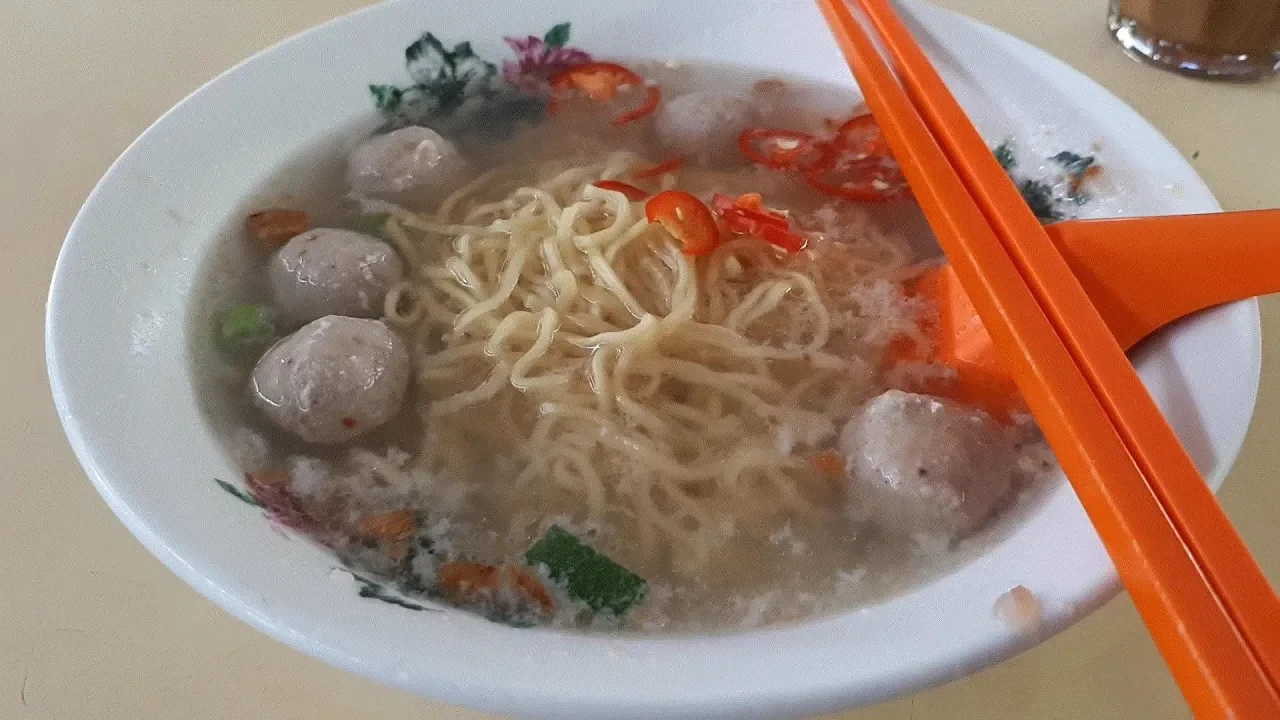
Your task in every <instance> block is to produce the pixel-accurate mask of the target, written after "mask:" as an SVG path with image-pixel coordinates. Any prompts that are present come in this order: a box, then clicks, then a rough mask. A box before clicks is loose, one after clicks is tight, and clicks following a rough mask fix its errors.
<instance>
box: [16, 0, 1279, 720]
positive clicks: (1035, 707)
mask: <svg viewBox="0 0 1280 720" xmlns="http://www.w3.org/2000/svg"><path fill="white" fill-rule="evenodd" d="M783 1H785V0H783ZM790 1H794V2H797V3H800V2H803V1H804V0H790ZM364 4H366V2H362V0H123V1H122V2H119V3H108V2H90V1H89V0H27V1H26V2H18V1H17V0H14V1H11V2H4V3H0V102H3V109H0V217H3V218H4V223H5V225H6V226H7V228H8V229H7V230H6V231H5V232H4V233H3V234H2V235H0V242H2V243H3V244H4V250H5V251H4V255H3V256H4V258H5V260H6V262H5V265H4V267H5V269H4V270H2V271H0V273H2V274H0V333H2V334H3V337H4V338H5V341H6V342H5V344H6V345H7V347H8V350H7V351H6V352H4V353H3V354H2V355H0V357H3V363H4V365H3V373H4V380H3V382H0V407H2V408H4V412H3V413H0V438H6V439H7V442H8V446H7V451H6V452H4V453H3V457H2V458H0V468H2V470H0V478H3V482H4V493H3V496H2V497H3V501H2V502H0V540H2V542H0V568H3V569H2V570H0V719H3V720H9V719H10V718H56V719H57V720H78V719H80V718H112V719H115V718H120V719H122V720H124V719H138V720H148V719H150V718H246V719H249V718H255V719H256V718H272V719H273V720H275V719H289V718H299V719H301V718H307V719H308V720H310V719H320V718H379V719H380V720H393V719H395V718H416V719H419V720H422V719H427V718H478V717H480V716H478V715H476V714H474V713H469V712H466V711H463V710H458V709H453V708H448V707H442V706H439V705H434V704H432V703H429V702H427V701H425V700H420V699H417V698H414V697H410V696H408V695H406V694H404V693H402V692H399V691H396V690H390V689H387V688H384V687H381V686H378V685H375V684H373V683H370V682H367V681H364V680H361V679H359V678H356V677H352V676H350V675H347V674H344V673H342V672H340V671H338V670H335V669H333V668H330V667H328V666H326V665H324V664H322V663H320V662H318V661H316V660H312V659H310V658H308V657H304V656H302V655H300V654H298V653H296V652H294V651H293V650H290V649H288V648H286V647H284V646H283V645H280V644H278V643H276V642H274V641H272V640H269V639H268V638H267V637H266V636H264V635H261V634H259V633H258V632H257V631H255V630H252V629H250V628H249V627H248V626H246V625H244V624H242V623H240V622H239V621H238V620H235V619H233V618H232V617H230V616H229V615H227V614H226V613H224V612H223V611H222V610H220V609H218V608H216V607H214V606H213V605H212V604H210V603H209V602H208V601H206V600H205V599H204V598H202V597H201V596H200V595H198V594H196V593H195V592H194V591H193V590H191V589H189V588H188V587H187V586H186V585H184V584H183V583H182V582H181V581H179V580H178V579H177V578H176V577H174V576H173V575H171V574H170V573H169V572H168V571H167V570H166V569H165V568H164V567H163V566H161V564H160V563H159V562H158V561H156V560H155V559H154V558H152V557H151V555H149V554H148V553H147V552H146V551H145V550H144V549H143V548H142V546H141V545H139V544H138V543H137V542H136V541H134V539H133V538H132V537H131V536H130V535H129V534H128V533H127V532H126V531H125V529H124V526H123V525H121V524H120V523H119V522H118V521H117V520H116V519H115V517H114V516H113V515H112V514H111V513H110V512H109V511H108V510H107V507H106V505H104V504H103V502H102V501H101V500H100V499H99V497H98V495H97V493H95V492H94V490H93V488H92V487H91V486H90V484H89V482H88V481H87V480H86V479H85V477H84V475H83V473H82V472H81V471H80V468H79V467H78V466H77V465H76V463H75V460H74V459H73V457H72V454H71V451H70V449H69V448H68V446H67V443H66V441H65V440H64V438H63V435H62V431H61V429H60V428H59V426H58V423H57V420H56V418H55V416H54V411H53V407H52V403H51V402H50V399H49V394H48V387H47V383H46V379H45V371H44V356H43V352H42V349H43V335H42V323H43V317H44V298H45V292H46V288H47V283H48V279H49V274H50V271H51V269H52V267H53V262H54V258H55V257H56V255H57V251H58V247H59V245H60V244H61V241H62V237H63V234H64V233H65V231H66V229H67V226H68V225H69V224H70V222H71V219H72V217H73V216H74V214H75V212H76V209H77V208H78V207H79V205H80V203H81V202H82V201H83V199H84V197H85V195H86V194H87V193H88V192H89V190H90V188H92V186H93V184H94V183H95V182H96V181H97V179H98V177H99V176H100V175H101V174H102V172H103V171H104V170H105V169H106V168H107V165H108V164H109V163H110V162H111V160H112V159H114V158H115V157H116V155H117V154H118V153H120V151H122V150H123V149H124V148H125V146H126V145H127V144H128V143H129V141H130V140H132V139H133V138H134V137H135V136H136V135H137V134H138V133H139V132H141V131H142V130H143V128H145V127H146V126H147V125H148V124H149V123H150V122H151V121H152V120H153V119H154V118H155V117H157V116H158V115H159V114H160V113H162V112H163V111H164V110H165V109H167V108H168V107H169V106H170V105H172V104H173V103H175V102H177V101H178V100H179V99H181V98H182V97H183V96H184V95H186V94H187V93H188V92H190V91H191V90H192V89H194V88H195V87H197V86H198V85H200V84H201V83H203V82H204V81H205V80H207V79H208V78H210V77H212V76H213V75H215V74H216V73H218V72H220V71H221V70H222V69H224V68H226V67H229V66H230V65H232V64H234V63H235V62H236V61H238V60H240V59H241V58H243V57H245V56H247V55H249V54H250V53H253V52H255V51H257V50H259V49H261V48H264V47H266V46H268V45H270V44H271V43H273V42H275V41H276V40H278V39H280V38H283V37H285V36H288V35H290V34H292V33H295V32H297V31H300V30H303V29H305V28H307V27H309V26H311V25H314V24H316V23H318V22H320V21H323V20H327V19H329V18H330V17H333V16H335V15H339V14H341V13H345V12H347V11H349V10H353V9H355V8H357V7H359V6H361V5H364ZM943 4H945V5H948V6H951V7H954V8H955V9H957V10H961V11H963V12H966V13H968V14H970V15H972V16H974V17H977V18H979V19H981V20H983V21H985V22H988V23H990V24H992V25H995V26H997V27H999V28H1002V29H1004V30H1007V31H1009V32H1012V33H1013V34H1015V35H1018V36H1020V37H1022V38H1024V39H1026V40H1028V41H1030V42H1032V43H1034V44H1036V45H1039V46H1040V47H1043V48H1045V49H1047V50H1048V51H1050V52H1052V53H1054V54H1056V55H1057V56H1059V57H1061V58H1063V59H1065V60H1066V61H1067V62H1069V63H1071V64H1072V65H1074V66H1076V67H1077V68H1080V69H1081V70H1083V71H1084V72H1086V73H1087V74H1089V75H1091V76H1093V77H1094V78H1096V79H1097V80H1098V81H1100V82H1101V83H1102V84H1103V85H1105V86H1107V87H1108V88H1109V89H1111V90H1112V91H1113V92H1115V93H1116V94H1117V95H1119V96H1120V97H1121V98H1123V99H1124V100H1126V101H1128V102H1129V103H1130V104H1132V105H1133V106H1135V107H1136V108H1137V109H1138V111H1139V112H1141V113H1142V114H1143V115H1145V116H1147V117H1148V118H1149V119H1150V120H1151V121H1152V122H1153V123H1155V125H1156V126H1157V127H1158V128H1160V130H1162V131H1163V132H1164V133H1165V134H1166V135H1168V136H1169V138H1170V139H1172V140H1173V142H1174V143H1175V144H1176V145H1177V146H1178V147H1179V148H1180V149H1181V150H1182V151H1183V153H1184V154H1185V155H1186V156H1187V157H1189V158H1192V159H1193V163H1194V164H1195V166H1196V167H1197V168H1198V169H1199V171H1200V172H1201V174H1202V175H1203V176H1204V178H1205V179H1206V180H1207V181H1208V183H1209V185H1210V186H1211V187H1212V188H1213V190H1214V192H1216V193H1217V195H1218V197H1219V198H1220V199H1221V201H1222V204H1223V205H1225V206H1226V207H1227V208H1228V209H1246V208H1258V207H1267V206H1272V207H1276V206H1280V162H1277V161H1278V160H1280V82H1271V83H1268V84H1264V85H1260V86H1257V85H1255V86H1225V85H1210V84H1205V83H1200V82H1193V81H1188V80H1184V79H1180V78H1176V77H1173V76H1171V75H1167V74H1164V73H1162V72H1158V71H1155V70H1151V69H1149V68H1146V67H1142V66H1139V65H1137V64H1135V63H1132V62H1129V61H1127V60H1125V59H1124V58H1123V57H1121V56H1120V54H1119V51H1118V50H1117V49H1116V48H1115V47H1113V46H1112V44H1111V43H1110V42H1108V40H1107V39H1106V37H1105V36H1104V34H1103V32H1102V29H1101V25H1102V16H1103V10H1104V5H1105V4H1106V3H1105V2H1104V0H1055V1H1053V2H1050V1H1049V0H1036V1H1033V2H1016V3H1015V2H1012V1H1011V0H946V2H944V3H943ZM1014 7H1016V8H1017V9H1016V10H1013V8H1014ZM1246 138H1248V139H1246ZM1263 323H1264V325H1266V328H1265V332H1266V334H1267V337H1268V340H1269V342H1268V343H1267V345H1266V352H1267V358H1266V364H1265V367H1264V376H1263V386H1262V393H1261V397H1260V399H1259V403H1258V410H1257V415H1256V416H1255V418H1254V423H1253V429H1252V432H1251V433H1250V435H1249V440H1248V442H1247V443H1246V445H1245V448H1244V453H1243V455H1242V456H1241V458H1240V462H1239V464H1238V465H1237V467H1236V470H1235V472H1234V473H1233V474H1232V475H1231V477H1230V479H1229V480H1228V483H1227V487H1226V490H1225V491H1224V493H1223V501H1224V503H1225V504H1226V506H1227V508H1228V510H1229V511H1230V513H1231V515H1232V517H1233V518H1234V519H1235V521H1236V523H1237V525H1238V527H1239V528H1240V529H1241V531H1242V532H1243V533H1244V535H1245V537H1246V538H1247V540H1248V541H1249V542H1250V544H1251V546H1252V547H1253V549H1254V551H1255V552H1256V553H1257V555H1258V556H1259V558H1260V559H1261V560H1262V563H1263V565H1264V567H1265V568H1266V569H1267V571H1268V573H1269V574H1270V577H1271V578H1272V579H1273V580H1280V532H1277V529H1276V528H1277V524H1276V522H1275V517H1276V515H1277V514H1278V513H1280V484H1278V483H1277V481H1276V480H1275V479H1274V473H1273V471H1272V468H1275V467H1277V466H1278V465H1280V448H1277V447H1276V444H1275V443H1274V442H1273V438H1275V437H1276V435H1277V432H1280V358H1278V357H1277V356H1276V352H1277V351H1276V347H1277V345H1276V344H1275V342H1274V339H1275V338H1276V337H1280V302H1276V301H1267V302H1265V303H1264V304H1263ZM1187 715H1188V712H1187V710H1186V708H1185V706H1184V705H1183V703H1182V701H1181V699H1180V697H1179V695H1178V692H1177V689H1176V688H1175V687H1174V685H1173V683H1172V681H1171V680H1170V678H1169V676H1168V674H1167V672H1166V671H1165V669H1164V668H1163V666H1162V664H1161V662H1160V659H1159V657H1158V656H1157V655H1156V652H1155V650H1154V648H1153V646H1152V644H1151V642H1150V640H1149V639H1148V638H1147V636H1146V634H1145V632H1144V630H1143V627H1142V625H1141V623H1140V622H1139V620H1138V617H1137V615H1136V614H1135V612H1134V610H1133V606H1132V605H1131V604H1130V602H1129V601H1128V599H1127V598H1120V599H1117V600H1116V601H1114V602H1112V603H1111V604H1110V605H1108V606H1107V607H1105V608H1104V609H1103V610H1101V611H1099V612H1098V613H1096V614H1095V615H1093V616H1092V617H1090V618H1088V619H1087V620H1085V621H1084V622H1082V623H1080V624H1079V625H1078V626H1077V627H1075V628H1073V629H1071V630H1069V631H1067V632H1065V633H1062V634H1061V635H1059V636H1058V637H1056V638H1054V639H1053V640H1051V641H1049V642H1047V643H1045V644H1044V645H1042V646H1040V647H1038V648H1036V649H1035V650H1032V651H1031V652H1028V653H1026V654H1024V655H1022V656H1020V657H1018V658H1015V659H1013V660H1010V661H1009V662H1006V663H1004V664H1002V665H1000V666H998V667H995V668H992V669H990V670H987V671H985V672H982V673H979V674H978V675H976V676H974V677H972V678H969V679H966V680H963V681H960V682H956V683H953V684H951V685H948V686H945V687H942V688H939V689H936V690H933V691H930V692H926V693H922V694H920V695H917V696H915V697H911V698H904V699H902V700H899V701H896V702H892V703H888V704H885V705H882V706H880V707H876V708H871V709H867V710H862V711H854V712H849V713H845V714H843V715H840V716H838V717H840V718H846V719H848V720H854V719H857V720H870V719H873V718H874V719H877V720H880V719H886V718H895V719H896V718H903V719H906V718H914V719H915V720H926V719H935V718H1016V719H1017V720H1035V719H1037V718H1046V719H1047V718H1055V719H1062V720H1066V719H1068V718H1070V719H1076V718H1083V719H1087V720H1102V719H1104V718H1125V719H1143V718H1179V717H1186V716H1187Z"/></svg>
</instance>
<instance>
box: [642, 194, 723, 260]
mask: <svg viewBox="0 0 1280 720" xmlns="http://www.w3.org/2000/svg"><path fill="white" fill-rule="evenodd" d="M644 214H645V217H647V218H649V222H656V223H658V224H659V225H661V226H662V227H663V228H665V229H666V231H667V232H669V233H671V236H672V237H674V238H675V239H676V240H678V241H679V242H680V245H681V246H682V249H683V250H684V252H685V254H687V255H702V254H705V253H709V252H711V251H712V250H714V249H715V247H716V245H717V244H718V243H719V242H720V229H719V228H718V227H716V219H715V217H713V216H712V215H711V210H709V209H707V206H706V205H703V204H702V201H701V200H699V199H698V198H697V197H695V196H693V195H691V194H689V193H687V192H685V191H683V190H664V191H662V192H660V193H658V194H657V195H654V196H653V197H651V198H649V202H648V203H646V204H645V206H644Z"/></svg>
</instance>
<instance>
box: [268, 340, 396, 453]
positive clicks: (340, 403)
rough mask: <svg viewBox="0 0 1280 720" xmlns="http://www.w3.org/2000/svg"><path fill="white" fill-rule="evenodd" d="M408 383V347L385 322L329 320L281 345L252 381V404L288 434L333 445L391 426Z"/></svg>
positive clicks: (280, 343) (281, 342) (278, 345)
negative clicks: (387, 425) (389, 422)
mask: <svg viewBox="0 0 1280 720" xmlns="http://www.w3.org/2000/svg"><path fill="white" fill-rule="evenodd" d="M408 385H409V352H408V350H407V348H406V346H405V341H404V340H402V339H401V338H400V337H399V336H398V335H396V334H395V333H394V332H392V331H391V329H390V328H388V327H387V326H386V325H384V324H382V322H381V321H378V320H364V319H359V318H350V317H342V316H339V315H330V316H328V317H323V318H320V319H319V320H316V321H314V322H311V323H309V324H308V325H306V326H305V327H303V328H302V329H301V330H298V331H297V332H295V333H294V334H292V335H290V336H289V337H286V338H284V339H283V340H281V341H280V342H278V343H276V344H275V345H274V346H272V348H271V349H270V350H268V351H267V352H266V354H264V355H263V356H262V358H261V359H260V360H258V365H257V366H256V367H255V368H254V369H253V375H252V377H251V379H250V391H251V393H252V394H253V402H254V404H255V405H257V407H258V409H259V410H261V411H262V413H263V414H264V415H266V416H267V417H268V418H270V419H271V420H272V422H274V423H275V424H276V425H278V426H280V427H281V428H283V429H285V430H287V431H289V432H291V433H293V434H294V435H297V436H298V437H300V438H302V439H303V440H306V441H307V442H312V443H322V444H334V443H340V442H344V441H347V440H350V439H352V438H354V437H357V436H359V435H362V434H364V433H366V432H369V431H370V430H373V429H374V428H376V427H378V426H379V425H382V424H383V423H385V422H386V421H388V420H390V419H391V418H392V417H393V416H394V415H395V414H396V413H397V412H398V411H399V410H400V404H401V402H403V400H404V393H405V389H406V388H407V387H408Z"/></svg>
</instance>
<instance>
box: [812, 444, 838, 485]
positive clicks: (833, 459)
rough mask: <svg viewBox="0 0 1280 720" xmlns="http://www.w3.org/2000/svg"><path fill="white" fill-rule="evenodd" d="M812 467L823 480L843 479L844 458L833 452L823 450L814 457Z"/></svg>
mask: <svg viewBox="0 0 1280 720" xmlns="http://www.w3.org/2000/svg"><path fill="white" fill-rule="evenodd" d="M813 466H814V467H815V468H817V469H818V473H819V474H821V475H822V476H823V477H825V478H829V479H831V480H838V479H840V478H842V477H844V458H843V457H840V453H838V452H836V451H835V450H825V451H823V452H820V453H818V454H817V455H815V456H814V458H813Z"/></svg>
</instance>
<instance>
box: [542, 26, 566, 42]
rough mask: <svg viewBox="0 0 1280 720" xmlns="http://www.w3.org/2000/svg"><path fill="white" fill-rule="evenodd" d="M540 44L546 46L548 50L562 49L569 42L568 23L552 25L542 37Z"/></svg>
mask: <svg viewBox="0 0 1280 720" xmlns="http://www.w3.org/2000/svg"><path fill="white" fill-rule="evenodd" d="M542 42H544V43H546V44H547V47H549V48H558V47H564V46H565V45H567V44H568V42H569V23H567V22H564V23H560V24H559V25H553V26H552V27H551V29H550V30H548V31H547V34H546V35H543V36H542Z"/></svg>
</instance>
